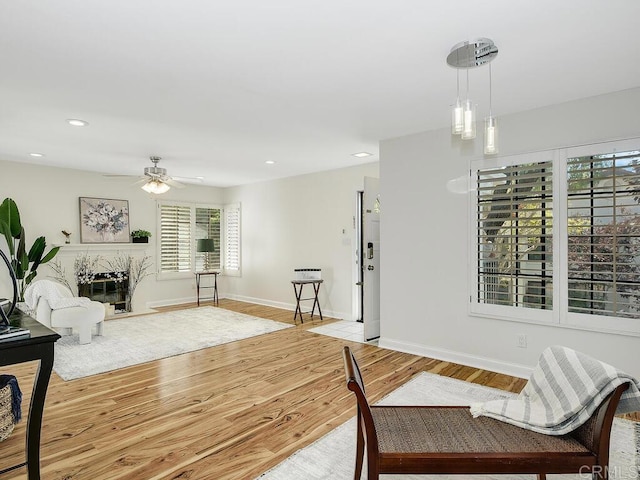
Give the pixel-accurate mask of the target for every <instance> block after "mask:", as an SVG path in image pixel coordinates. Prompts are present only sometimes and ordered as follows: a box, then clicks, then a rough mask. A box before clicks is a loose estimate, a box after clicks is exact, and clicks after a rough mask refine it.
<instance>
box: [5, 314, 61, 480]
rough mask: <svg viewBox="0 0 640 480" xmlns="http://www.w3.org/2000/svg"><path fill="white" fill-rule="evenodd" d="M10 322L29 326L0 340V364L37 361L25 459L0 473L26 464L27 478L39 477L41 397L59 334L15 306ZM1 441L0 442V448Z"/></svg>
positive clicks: (49, 372)
mask: <svg viewBox="0 0 640 480" xmlns="http://www.w3.org/2000/svg"><path fill="white" fill-rule="evenodd" d="M10 320H11V325H13V326H15V327H24V328H28V329H29V330H31V336H30V337H16V338H13V339H7V340H5V341H2V342H0V366H4V365H14V364H16V363H23V362H30V361H32V360H39V361H40V365H39V366H38V371H37V373H36V378H35V381H34V383H33V392H32V394H31V404H30V405H29V414H28V419H27V441H26V462H25V463H21V464H18V465H14V466H12V467H8V468H4V469H3V470H0V475H1V474H3V473H5V472H8V471H11V470H14V469H16V468H20V467H24V466H25V465H26V466H27V474H28V479H29V480H39V479H40V427H41V426H42V413H43V410H44V399H45V397H46V395H47V387H48V386H49V378H50V377H51V370H52V368H53V345H54V344H55V342H56V341H57V340H58V339H59V338H60V335H58V334H57V333H56V332H54V331H53V330H51V329H49V328H47V327H45V326H44V325H42V324H41V323H39V322H37V321H36V320H34V319H33V318H31V317H30V316H29V315H27V314H25V313H22V312H21V311H19V310H17V309H16V310H15V311H14V312H13V314H12V315H11V317H10ZM1 448H2V445H0V450H1Z"/></svg>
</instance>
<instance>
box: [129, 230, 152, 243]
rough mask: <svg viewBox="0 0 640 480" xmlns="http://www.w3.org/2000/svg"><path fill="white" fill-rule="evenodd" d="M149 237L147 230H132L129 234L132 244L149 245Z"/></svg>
mask: <svg viewBox="0 0 640 480" xmlns="http://www.w3.org/2000/svg"><path fill="white" fill-rule="evenodd" d="M150 236H151V232H149V231H147V230H134V231H133V232H131V238H132V239H133V243H149V237H150Z"/></svg>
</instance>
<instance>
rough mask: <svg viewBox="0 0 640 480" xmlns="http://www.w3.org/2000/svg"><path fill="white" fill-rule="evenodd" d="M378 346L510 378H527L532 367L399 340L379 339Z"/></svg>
mask: <svg viewBox="0 0 640 480" xmlns="http://www.w3.org/2000/svg"><path fill="white" fill-rule="evenodd" d="M378 346H380V347H382V348H388V349H389V350H397V351H399V352H404V353H411V354H413V355H420V356H422V357H429V358H435V359H436V360H442V361H445V362H453V363H459V364H461V365H467V366H470V367H474V368H481V369H483V370H489V371H492V372H498V373H504V374H505V375H511V376H512V377H519V378H525V379H526V378H529V376H530V375H531V372H532V370H533V368H532V367H528V366H526V365H521V364H517V363H509V362H502V361H499V360H496V359H493V358H487V357H479V356H476V355H469V354H466V353H462V352H456V351H453V350H447V349H442V348H435V347H430V346H427V345H420V344H417V343H411V342H402V341H399V340H393V339H388V338H384V337H380V340H379V342H378Z"/></svg>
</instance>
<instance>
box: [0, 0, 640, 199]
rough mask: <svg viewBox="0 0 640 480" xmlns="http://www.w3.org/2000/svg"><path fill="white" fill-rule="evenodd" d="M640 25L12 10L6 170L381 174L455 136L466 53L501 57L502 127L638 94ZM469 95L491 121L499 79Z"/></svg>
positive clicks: (28, 3) (512, 9)
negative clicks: (392, 157)
mask: <svg viewBox="0 0 640 480" xmlns="http://www.w3.org/2000/svg"><path fill="white" fill-rule="evenodd" d="M638 18H640V1H638V0H606V1H605V0H537V1H532V0H527V1H525V0H492V1H491V2H483V1H478V0H341V1H336V0H233V1H232V0H227V1H216V0H182V1H176V0H171V1H169V0H55V1H43V0H19V1H15V0H4V1H2V2H1V3H0V159H4V160H10V161H16V162H30V163H42V164H47V165H55V166H60V167H69V168H79V169H83V170H91V171H98V172H105V173H114V174H131V175H139V174H141V173H142V170H143V168H144V167H147V166H151V163H150V162H149V160H148V157H149V156H150V155H159V156H161V157H163V160H162V161H161V162H160V166H161V167H164V168H166V169H167V170H168V172H169V174H170V175H174V176H182V177H196V176H204V177H205V183H206V184H209V185H215V186H231V185H238V184H245V183H251V182H256V181H261V180H269V179H274V178H279V177H287V176H293V175H299V174H304V173H310V172H314V171H319V170H328V169H334V168H340V167H345V166H349V165H356V164H359V163H367V162H371V161H375V160H377V159H378V141H379V140H382V139H386V138H390V137H396V136H401V135H406V134H410V133H414V132H418V131H423V130H430V129H437V128H442V127H446V126H447V125H448V124H449V118H450V117H449V115H450V113H449V105H450V104H451V102H452V101H453V100H454V99H455V95H456V91H455V88H456V71H455V70H454V69H452V68H451V67H449V66H447V64H446V62H445V58H446V56H447V54H448V53H449V50H450V49H451V47H452V46H453V45H454V44H456V43H458V42H461V41H464V40H471V39H475V38H478V37H488V38H491V39H492V40H493V41H494V42H495V43H496V45H497V46H498V48H499V54H498V57H497V58H496V59H495V60H494V61H493V63H492V75H493V111H494V113H495V114H497V115H498V116H499V115H501V114H508V113H513V112H517V111H523V110H529V109H533V108H537V107H541V106H544V105H550V104H555V103H560V102H565V101H569V100H574V99H578V98H583V97H589V96H594V95H599V94H603V93H609V92H614V91H619V90H624V89H628V88H633V87H638V86H640V41H639V40H638V25H637V22H638ZM463 75H464V73H463ZM465 78H466V77H461V85H463V86H464V84H465V82H464V79H465ZM470 85H471V94H470V96H471V98H473V99H474V100H475V101H476V102H477V103H478V117H479V118H482V117H483V116H484V115H486V112H487V110H488V106H487V103H488V67H481V68H477V69H473V70H471V71H470ZM463 93H464V91H463ZM68 118H80V119H84V120H87V121H88V122H89V123H90V125H89V126H88V127H84V128H77V127H71V126H69V125H68V124H67V123H66V122H65V119H68ZM359 151H367V152H371V153H373V154H374V157H369V158H365V159H357V158H355V157H353V156H351V154H352V153H355V152H359ZM30 152H41V153H44V154H45V155H46V156H45V157H43V158H39V159H38V158H33V157H30V156H29V153H30ZM266 160H274V161H275V162H277V163H275V164H274V165H266V164H265V161H266Z"/></svg>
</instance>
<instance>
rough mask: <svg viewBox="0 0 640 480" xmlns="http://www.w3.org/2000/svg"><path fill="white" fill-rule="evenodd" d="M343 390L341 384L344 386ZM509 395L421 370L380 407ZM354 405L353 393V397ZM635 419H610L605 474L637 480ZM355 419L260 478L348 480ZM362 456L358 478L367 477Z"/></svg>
mask: <svg viewBox="0 0 640 480" xmlns="http://www.w3.org/2000/svg"><path fill="white" fill-rule="evenodd" d="M365 382H366V379H365ZM345 390H346V386H345ZM511 395H512V394H509V393H507V392H504V391H502V390H496V389H493V388H488V387H483V386H480V385H475V384H472V383H469V382H463V381H460V380H455V379H451V378H448V377H442V376H439V375H434V374H430V373H424V372H423V373H422V374H420V375H419V376H417V377H415V378H414V379H412V380H411V381H409V382H407V383H406V384H404V385H403V386H401V387H400V388H398V389H397V390H395V391H393V392H392V393H391V394H389V395H388V396H386V397H385V398H384V399H382V400H381V401H380V402H379V403H378V404H379V405H469V403H471V402H474V401H484V400H492V399H495V398H508V397H509V396H511ZM353 401H354V403H355V397H354V399H353ZM639 434H640V428H639V425H638V423H636V422H630V421H626V420H620V419H617V418H616V419H615V421H614V425H613V434H612V438H611V462H610V465H609V466H610V470H609V478H610V479H611V480H618V479H629V480H630V479H638V478H640V470H639V468H638V455H639V453H638V447H639V446H640V444H639V439H638V435H639ZM355 445H356V422H355V418H352V419H351V420H349V421H348V422H346V423H344V424H342V425H341V426H339V427H338V428H336V429H335V430H333V431H331V432H329V433H328V434H327V435H325V436H324V437H322V438H320V439H319V440H318V441H316V442H315V443H313V444H311V445H309V446H308V447H306V448H303V449H302V450H299V451H297V452H296V453H295V454H293V455H292V456H291V457H289V458H288V459H287V460H285V461H284V462H282V463H281V464H280V465H277V466H276V467H275V468H273V469H271V470H269V471H268V472H266V473H264V474H262V475H261V476H260V477H258V478H260V480H300V479H305V480H353V472H354V466H355ZM366 467H367V462H366V459H365V462H364V469H363V470H365V471H364V472H363V474H362V478H363V479H365V478H366ZM466 478H470V479H473V480H525V479H526V480H533V479H535V478H536V476H535V475H381V479H384V480H392V479H393V480H418V479H420V480H427V479H428V480H463V479H466ZM547 478H548V479H563V480H564V479H572V480H573V479H575V480H585V479H587V478H591V477H590V476H588V475H582V476H581V475H548V476H547Z"/></svg>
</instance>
